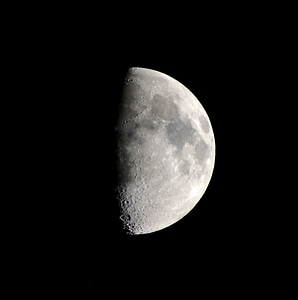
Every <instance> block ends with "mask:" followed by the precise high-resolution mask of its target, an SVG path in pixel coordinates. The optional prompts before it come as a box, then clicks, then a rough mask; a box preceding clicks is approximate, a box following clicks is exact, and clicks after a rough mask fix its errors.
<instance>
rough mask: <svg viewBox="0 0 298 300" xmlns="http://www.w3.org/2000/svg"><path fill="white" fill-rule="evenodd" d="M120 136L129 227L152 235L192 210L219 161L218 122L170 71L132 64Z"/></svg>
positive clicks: (121, 188) (124, 216)
mask: <svg viewBox="0 0 298 300" xmlns="http://www.w3.org/2000/svg"><path fill="white" fill-rule="evenodd" d="M117 134H118V174H119V184H118V187H117V193H118V201H119V205H120V213H121V217H120V218H121V220H122V222H123V227H124V229H125V231H126V232H127V233H129V234H145V233H151V232H154V231H157V230H160V229H163V228H165V227H168V226H170V225H172V224H173V223H175V222H177V221H178V220H180V219H181V218H183V217H184V216H185V215H186V214H187V213H188V212H190V211H191V210H192V209H193V207H194V206H195V205H196V204H197V203H198V201H199V200H200V198H201V197H202V196H203V194H204V192H205V190H206V188H207V186H208V184H209V182H210V179H211V176H212V172H213V168H214V161H215V141H214V134H213V130H212V126H211V123H210V120H209V118H208V115H207V113H206V112H205V110H204V108H203V107H202V105H201V104H200V102H199V101H198V99H197V98H196V97H195V96H194V95H193V94H192V93H191V92H190V91H189V90H188V89H187V88H186V87H185V86H183V85H182V84H181V83H179V82H178V81H177V80H175V79H173V78H171V77H170V76H168V75H166V74H163V73H161V72H158V71H154V70H150V69H145V68H130V69H129V70H128V73H127V75H126V79H125V83H124V86H123V92H122V99H121V106H120V113H119V119H118V124H117Z"/></svg>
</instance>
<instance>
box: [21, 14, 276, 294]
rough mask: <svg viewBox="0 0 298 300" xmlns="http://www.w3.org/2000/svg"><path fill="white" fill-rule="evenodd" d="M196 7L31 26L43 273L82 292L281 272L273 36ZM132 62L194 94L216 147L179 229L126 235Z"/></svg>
mask: <svg viewBox="0 0 298 300" xmlns="http://www.w3.org/2000/svg"><path fill="white" fill-rule="evenodd" d="M228 11H229V10H228ZM197 13H198V14H196V13H195V12H193V13H192V14H191V15H189V17H187V16H184V17H183V18H178V17H177V14H176V15H174V14H173V15H172V16H170V17H168V18H166V19H163V18H162V16H161V15H155V14H152V15H150V16H148V15H146V14H144V15H143V14H139V15H135V14H128V15H126V16H127V17H125V16H124V17H123V18H122V19H121V20H117V21H116V19H117V18H116V17H115V16H114V15H113V14H112V15H109V16H108V17H106V19H104V18H103V16H104V15H105V14H104V11H102V12H101V14H100V16H101V17H94V16H92V17H90V18H88V17H86V16H84V17H82V16H81V15H79V16H81V17H80V18H79V17H78V16H77V15H76V16H75V15H73V16H72V17H71V16H69V14H68V15H67V16H68V17H67V18H61V20H64V21H65V22H58V21H57V20H56V19H55V22H54V21H51V22H50V23H47V24H46V25H47V26H44V27H42V28H36V26H35V30H36V33H35V34H32V35H29V34H28V35H27V37H26V38H25V39H24V41H23V42H22V43H21V45H22V47H23V49H26V50H24V51H23V56H24V58H26V59H24V62H23V63H24V68H22V69H23V70H30V73H32V75H31V76H32V80H31V82H32V84H34V87H37V88H34V89H32V90H34V93H33V94H32V99H33V98H34V99H37V100H38V101H33V100H32V102H30V103H31V104H30V103H29V106H30V105H32V111H31V113H32V114H33V115H34V120H36V119H37V122H36V123H34V124H35V125H32V126H33V127H34V130H35V134H34V136H33V137H32V138H33V140H34V143H36V144H37V148H36V149H37V150H36V149H35V152H34V156H35V160H36V159H37V160H38V161H39V162H40V163H39V164H38V166H36V168H37V171H36V172H37V173H36V174H45V175H44V176H39V178H38V179H36V180H37V183H38V184H37V186H38V188H37V191H36V193H37V194H38V195H39V198H40V199H41V201H42V204H39V205H40V206H38V207H39V208H38V213H37V216H36V217H37V218H38V220H39V222H40V223H41V224H42V225H43V226H41V227H40V228H38V229H35V230H36V236H38V237H39V239H40V243H39V249H40V251H39V255H40V256H41V260H40V264H41V266H40V269H41V270H42V271H41V272H42V274H44V273H48V274H51V276H50V278H48V277H47V276H46V277H45V279H44V281H45V283H46V284H47V285H49V284H50V285H52V286H60V287H64V288H66V289H67V290H69V291H76V290H80V291H82V292H83V295H85V294H84V293H86V295H89V294H90V295H101V294H102V293H103V294H104V293H106V292H108V293H110V295H111V296H113V295H114V294H115V293H118V292H119V291H121V290H122V291H123V293H125V294H130V293H132V294H133V293H134V290H135V288H141V289H142V290H143V291H145V290H146V293H145V294H147V292H148V293H152V295H154V294H155V293H156V292H157V291H158V290H160V288H162V290H163V292H165V293H167V291H171V292H173V291H176V290H177V292H181V291H182V294H183V293H184V291H185V290H188V291H197V293H198V294H199V295H200V296H201V295H203V294H204V293H205V292H210V293H216V292H218V291H222V292H224V291H226V292H231V291H232V292H235V290H234V287H235V286H237V287H238V288H239V287H240V289H242V291H246V290H248V291H251V287H253V289H255V288H257V287H258V286H259V285H260V284H261V282H262V279H261V278H262V276H263V274H264V276H266V275H265V274H268V270H269V271H270V270H271V269H272V268H273V267H272V265H271V264H270V261H271V260H270V256H268V252H269V248H270V247H271V245H272V243H274V242H272V241H273V240H274V238H273V237H274V236H275V234H276V228H277V226H276V225H274V226H273V225H272V223H271V221H272V216H270V211H271V210H272V206H274V204H273V203H275V202H274V201H273V198H272V197H269V196H268V192H267V191H268V189H267V187H268V183H265V181H266V176H267V175H266V174H267V172H268V168H269V167H270V163H271V157H269V155H268V152H267V151H266V150H265V149H266V145H267V141H269V140H271V137H272V132H271V126H270V124H269V123H268V121H267V115H270V114H271V110H270V107H271V106H272V105H274V104H272V103H273V101H274V100H273V97H271V95H270V89H269V88H268V87H269V86H270V84H271V79H273V77H274V76H275V75H274V74H275V72H276V68H278V66H277V65H276V64H277V63H272V59H271V58H272V47H271V45H272V44H273V43H274V41H273V40H274V39H271V35H272V33H271V32H270V31H268V27H267V25H266V26H256V19H251V18H250V17H246V18H245V17H244V14H243V10H241V14H238V15H234V14H232V13H229V14H228V15H227V14H221V12H220V9H218V10H217V13H216V15H213V13H212V10H211V13H210V14H209V15H208V16H206V15H205V14H204V13H203V12H197ZM181 14H183V13H182V12H181ZM178 15H179V14H178ZM64 16H65V15H64ZM220 16H221V17H220ZM148 18H149V19H150V22H149V21H148V20H149V19H148ZM257 19H258V20H259V21H258V22H259V23H258V24H260V23H261V22H260V20H261V19H262V18H260V17H259V16H258V17H257ZM68 20H71V21H68ZM108 20H109V21H108ZM112 24H114V25H113V26H112ZM37 37H38V38H37ZM24 45H25V46H26V45H27V46H26V47H25V46H24ZM30 45H31V46H30ZM32 45H35V46H34V47H32ZM28 58H29V59H28ZM129 67H144V68H150V69H154V70H157V71H160V72H163V73H165V74H168V75H169V76H171V77H173V78H175V79H177V80H178V81H180V82H181V83H182V84H183V85H185V86H186V87H187V88H188V89H190V90H191V91H192V93H193V94H194V95H195V96H196V97H197V98H198V99H199V101H200V102H201V104H202V105H203V107H204V108H205V110H206V112H207V114H208V115H209V118H210V120H211V123H212V126H213V130H214V135H215V142H216V160H215V168H214V173H213V176H212V179H211V182H210V184H209V187H208V189H207V191H206V192H205V194H204V196H203V197H202V199H201V200H200V201H199V203H198V204H197V205H196V207H195V208H194V209H193V210H192V211H191V212H190V213H189V214H188V215H187V216H186V217H184V218H183V219H182V220H180V221H179V222H177V223H176V224H174V225H172V226H170V227H168V228H166V229H164V230H161V231H159V232H155V233H152V234H147V235H140V236H128V235H125V234H123V232H122V231H121V227H120V223H119V219H118V211H117V208H118V207H117V203H116V199H115V195H114V192H113V191H114V187H115V183H116V175H117V174H116V169H115V152H114V150H115V132H114V128H115V122H116V120H117V111H118V105H119V100H120V95H121V82H122V80H123V76H124V74H125V71H126V70H127V69H128V68H129ZM23 72H24V74H25V73H27V72H25V71H23ZM25 75H26V76H28V74H25ZM271 93H272V89H271ZM33 102H34V103H33ZM26 109H28V106H27V107H26ZM36 124H38V126H36ZM36 136H37V137H38V139H36ZM260 156H261V157H260ZM37 177H38V176H37ZM270 184H271V183H269V186H270ZM35 207H36V206H35ZM268 222H269V223H270V224H271V225H268ZM39 230H40V232H39ZM269 245H270V246H269ZM47 270H48V272H47ZM248 274H252V276H253V277H254V279H250V280H249V281H248V280H247V275H248ZM36 276H37V277H38V276H39V275H38V274H36Z"/></svg>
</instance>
